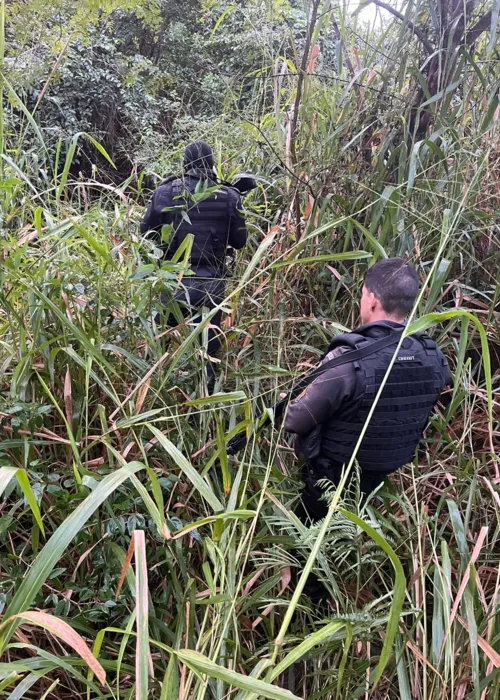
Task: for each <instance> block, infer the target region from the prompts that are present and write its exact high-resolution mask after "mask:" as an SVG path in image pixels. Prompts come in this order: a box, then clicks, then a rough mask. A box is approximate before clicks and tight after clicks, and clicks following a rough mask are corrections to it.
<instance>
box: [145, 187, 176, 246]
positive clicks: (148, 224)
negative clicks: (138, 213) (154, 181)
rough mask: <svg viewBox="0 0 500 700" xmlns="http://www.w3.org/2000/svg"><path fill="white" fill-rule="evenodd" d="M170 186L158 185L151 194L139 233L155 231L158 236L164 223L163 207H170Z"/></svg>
mask: <svg viewBox="0 0 500 700" xmlns="http://www.w3.org/2000/svg"><path fill="white" fill-rule="evenodd" d="M170 193H171V187H169V186H168V185H160V186H159V187H158V188H157V189H156V190H155V193H154V194H153V197H152V199H151V202H150V204H149V207H148V209H147V211H146V213H145V214H144V217H143V219H142V221H141V234H142V235H144V234H145V233H147V232H148V231H155V232H156V234H157V235H158V236H159V235H160V233H161V227H162V226H163V225H164V224H165V223H166V215H165V212H164V209H165V207H171V206H172V202H171V197H170Z"/></svg>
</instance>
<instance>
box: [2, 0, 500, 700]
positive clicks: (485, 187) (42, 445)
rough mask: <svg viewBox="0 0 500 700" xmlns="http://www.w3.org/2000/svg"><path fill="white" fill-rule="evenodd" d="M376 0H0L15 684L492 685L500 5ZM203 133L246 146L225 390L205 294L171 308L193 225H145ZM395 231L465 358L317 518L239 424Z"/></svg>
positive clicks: (204, 690)
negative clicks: (421, 424) (371, 465)
mask: <svg viewBox="0 0 500 700" xmlns="http://www.w3.org/2000/svg"><path fill="white" fill-rule="evenodd" d="M371 6H372V7H375V6H376V7H378V9H379V11H380V10H382V9H384V12H383V14H382V15H381V16H380V18H379V20H377V21H376V22H373V21H372V23H371V24H370V23H367V21H366V20H365V19H361V18H360V15H359V13H356V12H353V9H352V8H349V7H348V6H347V5H345V4H344V5H342V6H340V5H334V4H333V3H330V2H328V1H327V0H323V1H320V0H312V2H287V1H286V0H274V1H271V0H268V1H264V0H247V1H246V2H240V3H233V4H231V3H224V2H221V3H219V2H214V1H213V0H202V1H201V2H198V1H196V2H195V1H194V0H180V1H179V2H177V3H173V2H171V1H170V0H160V1H159V2H153V1H152V0H147V1H146V0H142V2H139V3H136V2H134V3H131V2H129V1H128V0H108V2H105V3H99V4H97V3H95V2H93V0H83V1H81V2H78V3H76V2H73V1H72V0H57V1H56V2H53V3H50V4H48V3H47V4H44V3H41V2H40V0H12V1H11V2H9V3H8V4H5V3H3V4H2V6H1V21H0V66H1V76H0V86H1V92H2V99H1V100H0V105H1V108H0V157H1V159H0V208H1V220H0V224H1V228H2V236H1V238H0V243H1V247H2V258H3V265H2V269H1V272H0V275H1V277H0V280H1V288H0V309H1V311H0V327H1V333H0V368H1V386H0V419H1V420H0V431H1V435H2V442H1V443H0V493H1V495H2V500H1V502H0V540H1V545H2V549H1V552H0V566H1V578H0V582H1V583H0V607H1V612H2V620H1V623H0V649H1V653H2V659H1V661H0V693H1V695H2V697H6V698H11V699H12V700H15V698H25V697H26V698H28V697H34V698H58V699H62V698H69V697H71V698H75V697H82V698H84V697H87V698H116V699H118V698H122V699H124V698H132V697H136V698H139V699H140V700H144V699H145V698H147V697H151V698H159V699H160V700H166V699H170V698H186V699H187V698H197V699H198V698H217V699H219V698H220V699H222V698H225V697H232V698H237V699H238V700H249V699H250V698H257V697H268V698H278V699H280V700H285V699H286V698H293V697H296V698H308V700H314V699H316V698H346V699H349V700H350V699H351V698H363V697H371V698H388V697H389V698H402V699H403V700H410V699H411V700H415V699H419V698H422V699H426V700H427V699H431V698H432V699H437V698H439V699H441V698H449V699H450V700H456V699H461V698H475V699H478V700H479V699H481V700H482V699H483V698H487V697H488V698H498V697H499V693H500V684H499V682H498V677H499V676H498V674H499V668H500V617H499V615H500V598H499V591H500V527H499V525H500V521H499V516H500V472H499V468H498V458H497V453H496V450H497V449H498V448H499V444H498V435H499V432H498V431H499V426H498V416H499V413H498V363H499V346H500V337H499V329H498V308H499V307H498V299H499V286H498V266H499V247H498V235H499V228H498V226H499V204H500V199H499V197H500V193H499V169H498V168H499V160H500V141H499V117H500V106H499V87H500V74H499V71H498V50H497V46H496V40H497V39H496V37H497V33H498V32H497V29H498V16H499V7H498V2H495V3H494V4H493V5H492V4H491V3H474V2H468V3H465V4H464V3H460V2H458V1H457V2H455V0H425V1H424V0H409V1H408V2H405V3H402V4H401V5H398V6H397V7H396V6H395V5H394V6H393V5H389V4H386V3H384V2H382V0H374V1H373V2H372V3H371ZM361 17H363V15H361ZM197 137H204V138H206V139H207V140H209V141H210V142H211V143H212V144H213V146H214V148H215V151H216V160H217V167H218V169H219V173H220V175H221V176H223V177H225V178H228V177H230V176H231V175H232V174H234V173H236V172H238V171H240V172H241V171H252V172H253V173H255V175H256V176H257V178H258V188H257V189H256V190H255V191H253V192H252V193H251V194H250V195H248V196H247V197H246V199H245V206H246V209H247V217H248V225H249V232H250V239H249V245H248V246H247V249H246V250H245V251H243V252H241V253H239V254H238V256H237V258H236V260H235V262H234V264H232V266H231V268H232V270H233V277H232V279H231V280H230V284H229V287H228V297H227V299H226V300H225V302H224V304H223V308H224V310H225V311H226V314H225V322H224V333H225V344H224V352H222V353H221V354H220V356H219V358H218V359H219V360H220V362H219V363H218V377H217V384H216V391H218V392H219V393H217V394H216V395H214V396H211V397H208V396H207V392H206V376H205V371H204V357H205V354H204V346H206V341H207V325H208V324H209V323H210V318H211V317H210V315H209V314H208V315H206V316H205V317H204V321H203V322H202V323H201V324H197V325H193V324H189V323H185V324H183V325H181V326H179V327H178V328H176V329H170V328H169V329H166V326H165V319H166V316H167V315H168V314H169V313H170V311H171V310H172V309H174V307H175V305H174V302H173V294H174V291H175V289H176V288H177V285H178V284H179V279H180V278H181V276H182V275H183V274H187V273H188V269H187V268H188V262H187V257H186V256H183V257H181V258H179V260H177V261H169V262H165V263H163V264H161V266H159V265H158V263H157V259H158V251H156V250H155V248H154V246H153V244H152V243H151V242H150V241H148V240H144V239H142V238H141V237H140V235H139V231H138V222H139V220H140V217H141V215H142V213H143V206H144V203H145V202H146V201H147V199H148V197H149V195H150V191H151V187H153V186H154V184H155V183H156V182H157V181H158V180H159V179H160V178H162V177H164V176H165V175H169V174H171V173H173V172H176V171H177V170H178V169H179V167H180V162H181V160H180V159H181V153H182V149H183V146H184V145H185V144H186V143H187V142H188V141H189V140H193V139H194V138H197ZM388 255H400V256H406V257H408V258H409V259H410V260H411V261H412V263H413V264H414V265H415V266H416V268H417V270H418V272H419V275H420V277H421V279H422V283H423V286H422V293H421V295H420V297H419V300H418V303H417V305H416V307H415V309H414V312H413V314H412V318H411V319H410V327H409V328H410V330H417V329H418V330H421V329H427V330H428V332H429V333H431V334H432V336H433V337H434V338H435V339H436V340H437V341H438V342H439V345H440V346H441V348H442V349H443V350H444V352H445V353H446V354H447V356H448V358H449V361H450V365H451V367H452V370H453V375H454V386H453V388H452V389H451V390H450V391H449V392H448V393H447V395H446V396H445V397H444V400H443V404H442V405H440V406H439V407H438V410H437V412H436V414H435V415H434V416H433V418H432V420H431V423H430V425H429V428H428V430H427V431H426V435H425V440H424V441H423V443H422V446H421V449H420V451H419V454H418V455H417V458H416V459H415V461H414V463H413V464H411V465H409V466H408V467H407V468H405V469H404V470H402V471H401V472H400V473H398V474H397V475H395V476H394V477H392V478H391V480H390V482H389V483H388V484H387V486H385V487H384V489H383V490H382V491H381V492H379V493H377V494H376V495H375V496H373V497H372V498H371V499H369V500H368V502H367V503H365V504H363V505H360V504H359V499H358V498H357V494H356V487H355V486H354V487H353V488H351V489H347V488H343V489H338V490H337V491H335V492H331V493H330V510H329V514H328V516H327V518H326V519H325V521H323V522H322V523H319V524H317V525H315V526H312V527H309V528H307V527H304V526H303V525H302V524H301V523H300V522H299V521H298V520H297V519H296V517H295V516H294V515H293V506H294V504H295V503H296V501H297V498H298V494H299V490H300V475H299V472H298V467H297V465H296V462H295V460H294V458H293V453H292V449H291V445H290V443H289V440H288V438H287V436H286V435H284V434H283V433H282V432H281V429H280V426H279V425H277V426H276V429H275V430H273V431H270V430H268V431H267V432H265V433H262V434H261V435H260V436H259V437H257V438H255V437H253V432H252V427H255V425H256V421H257V419H258V416H259V415H260V414H261V413H262V412H263V411H266V410H269V409H270V408H271V406H272V405H273V403H274V401H275V400H276V399H277V397H278V396H279V394H280V392H281V391H283V390H285V391H286V389H287V387H289V386H290V385H291V384H292V383H293V382H294V381H295V380H296V379H297V377H298V376H299V375H300V374H301V373H302V372H304V371H307V370H308V369H310V368H311V367H312V366H313V365H314V363H315V361H316V360H317V358H318V356H319V355H320V354H321V352H322V351H323V350H324V348H325V345H326V343H327V342H328V339H329V338H331V337H332V336H333V335H335V334H337V333H339V332H342V331H343V330H344V329H346V328H353V327H355V326H356V323H357V299H358V296H359V292H360V286H361V284H362V279H363V274H364V272H365V271H366V269H367V267H368V266H369V265H371V264H373V262H375V261H376V260H377V259H380V258H381V257H384V256H388ZM243 428H246V429H248V431H249V434H250V435H251V439H250V441H249V444H248V447H247V449H246V450H245V452H244V453H241V454H240V455H239V456H238V457H228V456H227V452H226V445H227V441H228V439H229V438H230V437H231V435H234V434H235V433H237V432H238V431H239V430H241V429H243ZM349 468H350V469H354V470H355V468H356V466H355V464H354V463H353V464H351V465H349ZM309 571H313V572H314V573H315V575H316V576H318V577H319V578H320V579H321V580H323V581H324V584H325V586H326V587H327V588H328V590H329V592H330V603H329V604H328V605H325V606H318V605H317V604H315V603H313V602H312V601H311V600H310V599H309V598H308V597H307V595H306V594H305V593H303V591H302V589H303V584H304V581H305V578H306V576H307V573H308V572H309Z"/></svg>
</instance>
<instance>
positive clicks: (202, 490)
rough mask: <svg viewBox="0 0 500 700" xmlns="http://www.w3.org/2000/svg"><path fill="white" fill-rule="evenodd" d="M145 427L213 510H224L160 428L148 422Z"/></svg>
mask: <svg viewBox="0 0 500 700" xmlns="http://www.w3.org/2000/svg"><path fill="white" fill-rule="evenodd" d="M147 428H148V430H150V431H151V432H152V433H153V435H154V436H155V437H156V438H157V440H158V442H159V443H160V445H161V446H162V447H163V449H164V450H165V452H166V453H167V454H168V455H169V456H170V457H171V459H173V460H174V462H175V464H176V465H177V466H178V467H179V469H180V470H181V471H182V472H183V473H184V474H185V476H186V477H187V478H188V479H189V481H190V482H191V483H192V485H193V486H194V487H195V489H196V490H197V491H198V493H199V494H200V495H201V496H202V497H203V498H204V499H205V501H206V502H207V503H208V504H209V505H210V506H211V507H212V508H213V510H214V511H215V512H216V513H218V512H220V511H221V510H224V506H223V505H222V503H221V502H220V501H219V499H218V498H217V496H216V495H215V493H214V492H213V491H212V490H211V489H210V488H209V487H208V485H207V483H206V482H205V481H204V480H203V479H202V477H201V476H200V475H199V474H198V472H197V471H196V469H195V468H194V467H193V465H192V464H191V463H190V462H188V460H187V459H186V458H185V457H184V455H183V454H182V452H180V451H179V450H178V449H177V447H176V446H175V445H174V444H173V443H172V442H170V440H168V438H166V437H165V435H163V433H162V432H161V430H158V428H157V427H156V426H154V425H151V424H149V423H148V424H147Z"/></svg>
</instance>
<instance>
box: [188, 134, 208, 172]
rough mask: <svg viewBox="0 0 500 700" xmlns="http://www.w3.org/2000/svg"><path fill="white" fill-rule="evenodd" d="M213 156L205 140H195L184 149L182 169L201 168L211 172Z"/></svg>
mask: <svg viewBox="0 0 500 700" xmlns="http://www.w3.org/2000/svg"><path fill="white" fill-rule="evenodd" d="M213 167H214V156H213V153H212V149H211V148H210V146H209V145H208V143H207V142H206V141H195V142H194V143H191V144H189V146H187V147H186V150H185V151H184V170H185V171H188V170H201V171H205V172H207V173H212V171H213Z"/></svg>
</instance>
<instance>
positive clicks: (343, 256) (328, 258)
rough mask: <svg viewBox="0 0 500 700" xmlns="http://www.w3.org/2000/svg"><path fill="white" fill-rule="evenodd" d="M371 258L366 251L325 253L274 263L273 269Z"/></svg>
mask: <svg viewBox="0 0 500 700" xmlns="http://www.w3.org/2000/svg"><path fill="white" fill-rule="evenodd" d="M371 257H372V254H371V253H368V252H367V251H366V250H353V251H351V252H348V253H325V254H324V255H313V256H311V257H307V258H294V259H293V260H286V261H284V262H278V263H274V264H273V265H271V269H272V270H277V269H279V268H280V267H288V266H290V265H302V264H304V265H305V264H306V263H318V262H334V261H335V260H366V259H367V258H371ZM385 257H387V256H385Z"/></svg>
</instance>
